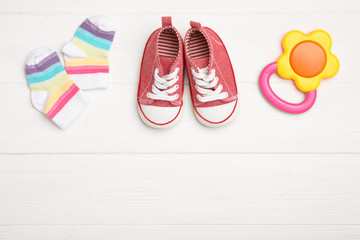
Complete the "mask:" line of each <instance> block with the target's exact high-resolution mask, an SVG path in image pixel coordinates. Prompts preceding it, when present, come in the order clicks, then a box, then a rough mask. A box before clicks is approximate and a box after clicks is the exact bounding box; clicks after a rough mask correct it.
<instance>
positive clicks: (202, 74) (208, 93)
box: [191, 67, 228, 102]
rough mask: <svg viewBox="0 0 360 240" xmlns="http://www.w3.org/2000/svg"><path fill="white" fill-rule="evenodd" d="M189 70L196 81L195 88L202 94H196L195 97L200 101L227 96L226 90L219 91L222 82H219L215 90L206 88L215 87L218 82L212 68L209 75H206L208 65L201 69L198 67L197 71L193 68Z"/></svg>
mask: <svg viewBox="0 0 360 240" xmlns="http://www.w3.org/2000/svg"><path fill="white" fill-rule="evenodd" d="M191 72H192V74H193V76H194V80H195V83H196V84H195V88H196V90H197V91H198V92H199V93H200V94H202V95H203V96H201V95H200V94H197V95H196V97H197V99H198V100H199V101H200V102H210V101H214V100H221V99H224V98H227V97H228V93H227V92H221V90H222V89H223V86H222V84H219V86H218V87H217V88H216V89H215V90H211V89H208V88H215V86H216V85H217V83H218V80H219V78H218V77H215V69H212V70H211V72H210V74H209V75H207V72H208V67H206V68H201V69H200V68H198V72H196V71H195V69H194V68H191Z"/></svg>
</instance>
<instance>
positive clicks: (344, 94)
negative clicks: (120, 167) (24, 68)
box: [0, 82, 360, 153]
mask: <svg viewBox="0 0 360 240" xmlns="http://www.w3.org/2000/svg"><path fill="white" fill-rule="evenodd" d="M359 87H360V85H358V84H342V83H334V84H324V86H322V87H320V88H319V90H318V99H317V102H316V104H315V106H314V108H313V109H311V110H310V111H309V112H307V113H305V114H302V115H289V114H285V113H283V112H280V111H278V110H276V109H274V108H273V107H271V105H269V103H268V102H266V101H265V100H264V99H263V97H262V96H261V94H260V92H259V89H258V86H257V84H253V83H249V84H239V96H240V101H239V115H238V117H237V118H236V120H235V121H234V122H233V123H232V124H231V125H229V126H226V127H224V128H219V129H209V128H207V127H204V126H202V125H201V124H200V123H199V122H198V121H197V120H196V118H195V116H194V114H193V112H192V107H191V103H190V97H189V94H188V89H186V94H185V95H184V99H185V106H184V112H183V116H182V119H181V121H180V122H179V124H178V125H177V126H175V127H174V128H171V129H167V130H165V131H162V130H160V131H159V130H156V129H152V128H149V127H147V126H146V125H144V124H143V123H142V122H141V120H140V118H139V115H138V112H137V107H136V84H135V83H134V84H113V85H112V86H111V87H110V88H109V89H108V90H98V91H87V92H86V93H87V94H88V95H89V96H90V97H91V98H92V101H91V104H90V105H89V106H88V108H87V109H86V110H85V111H84V112H83V113H82V115H81V116H80V117H79V119H77V120H76V122H75V123H74V124H73V125H71V126H70V128H69V129H67V130H66V131H62V130H60V129H58V128H57V127H56V126H55V125H54V124H53V123H52V122H51V121H50V120H49V119H47V118H46V116H45V115H43V114H41V113H40V112H38V111H36V110H35V109H34V108H33V107H32V106H31V103H30V91H29V89H28V86H26V85H25V84H8V85H6V88H0V102H2V103H6V101H8V99H12V102H11V104H3V107H2V109H3V111H4V113H7V116H6V117H3V118H0V132H2V133H3V134H0V152H1V153H18V152H20V153H129V152H132V153H136V152H138V153H207V152H214V153H249V152H254V153H261V152H262V153H264V152H265V153H266V152H273V153H276V152H286V153H291V152H292V153H297V152H299V153H343V152H349V153H359V152H360V151H359V150H360V149H359V142H360V121H359V118H360V112H359V110H358V106H359V105H360V94H358V89H359ZM274 88H275V89H276V90H277V91H278V92H279V94H281V95H282V96H287V97H288V98H291V99H293V100H299V98H300V99H301V95H302V94H300V93H298V94H299V95H300V96H299V95H296V93H297V92H296V90H295V88H294V86H292V84H291V83H290V82H286V83H281V84H280V83H278V84H275V87H274ZM291 93H294V95H293V96H292V95H291ZM349 109H351V110H349ZM24 116H25V117H24ZM219 139H221V141H219Z"/></svg>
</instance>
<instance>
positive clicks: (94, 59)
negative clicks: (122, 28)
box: [62, 16, 115, 89]
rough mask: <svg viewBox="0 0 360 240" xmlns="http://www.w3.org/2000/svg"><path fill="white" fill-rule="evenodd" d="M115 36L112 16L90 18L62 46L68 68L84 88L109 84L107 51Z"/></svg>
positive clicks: (74, 79)
mask: <svg viewBox="0 0 360 240" xmlns="http://www.w3.org/2000/svg"><path fill="white" fill-rule="evenodd" d="M114 35H115V23H114V22H113V21H112V20H111V19H110V18H108V17H105V16H96V17H90V18H88V19H86V20H85V21H84V22H83V23H82V24H81V25H80V27H79V28H78V30H77V31H76V33H75V36H74V38H73V39H72V40H71V41H70V42H68V43H67V44H66V45H65V46H64V48H63V49H62V52H63V53H64V58H65V70H66V72H67V73H68V75H69V77H70V78H71V79H72V80H73V81H74V82H75V83H76V84H77V85H78V86H79V87H80V88H81V89H94V88H107V87H108V82H109V58H108V54H109V50H110V47H111V44H112V41H113V39H114Z"/></svg>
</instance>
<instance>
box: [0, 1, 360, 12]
mask: <svg viewBox="0 0 360 240" xmlns="http://www.w3.org/2000/svg"><path fill="white" fill-rule="evenodd" d="M359 10H360V5H359V2H358V1H356V0H342V1H327V0H317V1H312V0H303V1H301V2H299V1H292V2H286V1H279V0H277V1H272V2H269V1H231V0H224V1H222V2H221V4H219V2H209V1H191V0H184V1H182V4H178V5H177V6H176V7H174V5H173V4H164V2H163V1H161V0H154V1H145V0H143V1H132V2H131V1H130V2H129V1H115V0H112V1H109V0H108V1H96V0H76V1H74V0H63V1H61V2H58V1H45V0H34V1H31V2H27V1H25V2H22V3H21V4H19V3H18V2H14V1H11V0H2V1H1V12H2V13H7V12H16V13H23V12H25V13H28V12H30V13H33V12H35V13H38V12H45V13H54V12H55V13H59V12H60V13H61V12H66V13H68V12H74V13H84V12H86V13H96V14H99V13H103V12H104V13H129V12H131V13H133V12H136V13H139V12H140V13H148V12H150V13H164V12H165V13H171V14H173V13H184V12H185V13H193V14H198V13H204V12H206V13H219V12H221V13H227V12H232V13H239V12H355V11H359Z"/></svg>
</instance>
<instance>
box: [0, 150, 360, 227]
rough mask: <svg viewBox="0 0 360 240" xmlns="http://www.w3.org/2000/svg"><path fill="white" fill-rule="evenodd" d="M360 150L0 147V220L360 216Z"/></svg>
mask: <svg viewBox="0 0 360 240" xmlns="http://www.w3.org/2000/svg"><path fill="white" fill-rule="evenodd" d="M359 161H360V155H301V154H300V155H297V154H295V155H292V154H290V155H278V154H275V155H272V154H261V155H253V154H240V155H237V154H235V155H234V154H208V155H203V154H195V155H192V154H185V155H184V154H182V155H179V154H170V155H167V154H125V155H123V154H107V155H91V154H89V155H61V156H51V155H26V156H16V155H8V156H3V157H2V159H1V160H0V166H1V169H0V183H1V184H0V192H1V193H2V194H1V195H2V197H1V198H0V225H9V224H10V225H18V224H19V225H26V224H32V225H43V224H45V225H47V224H51V225H53V224H55V225H56V224H61V225H63V224H65V225H69V224H70V225H71V224H77V225H78V224H86V225H88V224H91V225H102V224H105V225H106V224H110V225H111V224H121V225H127V224H134V225H136V224H142V225H144V224H145V225H148V224H152V225H153V224H156V225H169V224H170V225H173V224H175V225H177V224H181V225H183V224H185V225H192V224H195V225H196V224H197V225H199V224H203V225H204V224H206V225H208V224H209V225H214V224H215V225H219V224H220V225H231V224H253V225H254V224H265V225H267V224H284V225H287V224H300V225H302V224H360V201H359V199H360V185H359V180H360V179H359V178H360V177H359V171H360V164H359Z"/></svg>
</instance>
